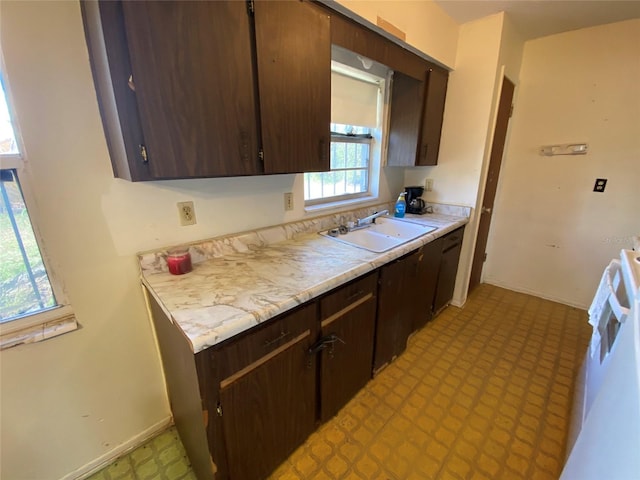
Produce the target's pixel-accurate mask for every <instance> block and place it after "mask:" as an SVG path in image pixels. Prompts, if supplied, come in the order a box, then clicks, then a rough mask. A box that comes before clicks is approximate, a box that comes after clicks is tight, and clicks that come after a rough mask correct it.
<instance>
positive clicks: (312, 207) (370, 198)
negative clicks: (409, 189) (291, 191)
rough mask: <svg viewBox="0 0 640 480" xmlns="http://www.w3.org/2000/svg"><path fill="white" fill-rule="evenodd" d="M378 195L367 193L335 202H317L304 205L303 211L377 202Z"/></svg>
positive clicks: (316, 210) (309, 211) (320, 210)
mask: <svg viewBox="0 0 640 480" xmlns="http://www.w3.org/2000/svg"><path fill="white" fill-rule="evenodd" d="M377 201H378V197H377V196H374V195H368V196H366V197H358V198H351V199H348V200H339V201H337V202H327V203H318V204H315V205H305V207H304V211H305V212H307V213H317V212H323V211H325V210H336V209H339V208H343V207H352V206H354V205H361V204H364V203H372V202H377Z"/></svg>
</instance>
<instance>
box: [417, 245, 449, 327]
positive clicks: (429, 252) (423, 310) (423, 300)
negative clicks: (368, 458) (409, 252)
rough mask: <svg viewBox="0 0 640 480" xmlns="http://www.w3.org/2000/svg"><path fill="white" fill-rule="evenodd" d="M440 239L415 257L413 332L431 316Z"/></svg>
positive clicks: (439, 258) (439, 254)
mask: <svg viewBox="0 0 640 480" xmlns="http://www.w3.org/2000/svg"><path fill="white" fill-rule="evenodd" d="M441 257H442V238H438V239H436V240H434V241H432V242H429V243H427V244H426V245H424V246H423V247H422V248H420V250H419V251H418V255H417V256H416V257H415V265H416V267H415V268H416V275H415V281H414V284H413V286H412V287H411V288H410V290H411V292H412V295H411V296H412V298H413V300H412V302H411V306H412V309H413V315H412V317H413V331H416V330H418V329H420V328H422V327H423V326H424V325H425V324H426V323H427V322H428V321H429V320H431V317H432V316H433V312H432V305H433V299H434V296H435V293H436V285H437V283H438V273H439V271H440V260H441Z"/></svg>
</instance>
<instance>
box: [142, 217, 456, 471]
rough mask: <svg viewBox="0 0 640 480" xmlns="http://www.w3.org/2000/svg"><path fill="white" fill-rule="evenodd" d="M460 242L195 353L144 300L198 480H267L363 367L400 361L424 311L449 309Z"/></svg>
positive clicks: (361, 378)
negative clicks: (149, 313)
mask: <svg viewBox="0 0 640 480" xmlns="http://www.w3.org/2000/svg"><path fill="white" fill-rule="evenodd" d="M462 232H463V230H462V229H459V230H456V231H454V232H452V233H450V234H449V235H447V236H446V237H444V238H441V239H438V240H435V241H433V242H431V243H429V244H427V245H424V246H423V247H421V248H420V249H418V250H416V251H414V252H412V253H410V254H408V255H405V256H404V257H402V258H400V259H398V260H395V261H393V262H391V263H389V264H387V265H384V266H383V267H381V268H380V269H378V270H376V271H374V272H372V273H369V274H367V275H365V276H363V277H360V278H358V279H356V280H354V281H352V282H350V283H347V284H346V285H343V286H340V287H338V288H336V289H335V290H333V291H331V292H329V293H327V294H325V295H323V296H322V297H320V298H319V299H317V300H312V301H310V302H308V303H306V304H304V305H302V306H300V307H298V308H296V309H294V310H292V311H289V312H286V313H284V314H282V315H280V316H278V317H276V318H273V319H271V320H269V321H267V322H264V323H262V324H260V325H258V326H256V327H254V328H252V329H250V330H248V331H246V332H244V333H241V334H239V335H237V336H235V337H233V338H231V339H229V340H226V341H224V342H222V343H220V344H218V345H215V346H213V347H210V348H208V349H206V350H203V351H201V352H198V353H196V354H195V355H194V354H193V352H192V350H191V346H190V345H189V344H188V342H187V340H186V338H185V337H184V334H183V333H182V332H181V331H180V330H179V329H178V327H177V326H176V325H175V324H174V323H173V322H171V321H170V320H169V319H168V318H167V317H166V315H165V314H164V311H163V309H162V308H161V307H160V306H159V305H158V303H157V302H156V301H155V299H154V298H153V297H152V296H149V303H150V305H151V312H152V317H153V321H154V323H155V326H156V328H155V330H156V334H157V336H158V344H159V346H160V350H161V355H162V362H163V366H164V372H165V379H166V382H167V390H168V392H169V400H170V403H171V410H172V412H173V415H174V420H175V423H176V427H177V429H178V432H179V433H180V437H181V439H182V441H183V443H184V445H185V449H186V450H187V454H188V455H189V459H190V461H191V464H192V466H193V469H194V471H195V472H196V474H197V476H198V478H202V479H205V478H206V479H211V478H213V475H214V473H215V478H216V480H245V479H247V480H260V479H263V478H266V477H267V476H268V475H269V474H270V473H271V472H272V471H273V470H274V469H275V468H276V467H277V466H278V465H279V464H280V463H281V462H283V461H285V460H286V458H287V456H288V455H289V454H290V453H291V452H292V451H293V450H294V449H295V448H296V447H298V446H299V445H300V444H302V443H303V442H304V440H305V439H306V438H307V436H308V435H309V434H311V433H312V432H313V431H314V429H315V428H316V426H317V424H318V423H319V422H321V421H326V420H328V419H330V418H331V417H333V416H334V415H335V414H336V413H337V412H338V410H339V409H340V408H341V407H342V406H344V404H345V403H347V402H348V401H349V400H350V399H351V398H352V397H353V396H354V395H355V394H356V393H357V392H358V390H360V389H361V388H362V387H363V386H364V385H365V384H366V383H367V381H368V380H369V379H370V378H371V375H372V367H373V372H377V371H378V370H379V369H381V368H382V367H384V366H385V365H387V364H388V363H389V362H391V361H392V360H393V359H394V358H395V357H396V356H398V355H399V354H400V353H402V352H403V351H404V350H405V348H406V345H407V339H408V337H409V335H410V334H411V333H412V332H413V331H414V330H416V329H418V328H420V327H421V326H423V325H424V324H425V323H426V322H427V321H428V320H429V319H430V318H431V315H432V311H434V310H432V308H431V307H432V306H434V307H435V308H438V307H439V306H440V305H441V303H442V301H444V304H446V303H448V301H449V300H450V299H451V295H452V293H453V285H454V283H455V274H456V269H457V264H458V256H459V254H460V247H461V243H462ZM436 279H437V286H436ZM434 292H435V300H434ZM214 465H215V466H214Z"/></svg>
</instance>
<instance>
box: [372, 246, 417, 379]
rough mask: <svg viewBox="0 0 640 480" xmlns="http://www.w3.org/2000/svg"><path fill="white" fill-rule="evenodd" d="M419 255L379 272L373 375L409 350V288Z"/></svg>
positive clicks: (389, 264)
mask: <svg viewBox="0 0 640 480" xmlns="http://www.w3.org/2000/svg"><path fill="white" fill-rule="evenodd" d="M416 254H417V252H414V253H411V254H409V255H406V256H404V257H402V258H399V259H398V260H394V261H393V262H391V263H388V264H386V265H384V266H383V267H382V268H380V279H379V281H378V283H379V287H378V315H377V320H376V341H375V353H374V359H373V371H374V373H376V372H378V370H380V369H381V368H383V367H385V366H386V365H387V364H388V363H390V362H391V361H392V360H393V359H394V358H395V357H397V356H398V355H399V354H400V353H402V352H403V351H404V349H405V348H406V347H407V338H409V335H410V334H411V331H412V328H413V318H412V317H411V305H410V303H411V300H412V298H411V295H410V293H411V291H410V287H411V282H412V281H413V276H414V269H415V267H414V262H415V259H414V258H413V257H414V255H416Z"/></svg>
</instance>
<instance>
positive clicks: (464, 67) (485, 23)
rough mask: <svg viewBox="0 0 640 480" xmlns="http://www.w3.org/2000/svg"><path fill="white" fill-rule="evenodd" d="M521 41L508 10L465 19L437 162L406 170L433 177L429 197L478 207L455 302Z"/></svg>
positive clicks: (408, 180)
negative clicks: (503, 92)
mask: <svg viewBox="0 0 640 480" xmlns="http://www.w3.org/2000/svg"><path fill="white" fill-rule="evenodd" d="M522 46H523V42H522V40H521V39H520V37H519V36H518V35H517V33H516V32H515V31H514V30H513V27H512V25H511V23H510V21H509V20H508V19H507V18H506V17H505V14H503V13H500V14H496V15H492V16H489V17H486V18H483V19H480V20H476V21H473V22H469V23H466V24H463V25H461V27H460V37H459V39H458V50H457V53H456V65H455V71H453V72H452V73H451V75H450V76H449V85H448V89H447V100H446V105H445V115H444V123H443V126H442V138H441V144H440V156H439V159H438V165H437V166H434V167H416V168H410V169H407V170H406V172H405V178H404V181H405V185H424V180H425V178H431V179H433V180H434V183H433V185H434V188H433V191H432V192H425V194H424V196H423V197H424V198H425V200H426V201H427V203H429V202H436V203H449V204H456V205H465V206H469V207H472V208H473V211H472V215H471V219H470V222H469V224H468V225H467V227H466V229H465V238H464V243H463V247H462V253H461V257H460V264H459V273H458V277H457V280H456V288H455V292H454V297H453V303H454V304H455V305H462V304H463V303H464V302H465V300H466V296H467V286H468V282H469V275H470V273H471V262H472V260H473V249H474V247H475V237H476V233H477V228H478V217H477V215H476V210H477V208H478V205H479V203H480V202H481V200H482V194H483V193H484V180H485V177H486V170H487V166H488V159H489V154H490V149H491V141H492V139H493V128H494V123H495V115H496V109H497V102H498V98H499V93H500V87H501V78H502V75H503V72H509V73H510V74H512V75H514V76H515V73H514V72H517V71H518V70H519V68H520V59H521V56H522ZM512 80H514V81H516V79H515V78H512Z"/></svg>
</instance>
